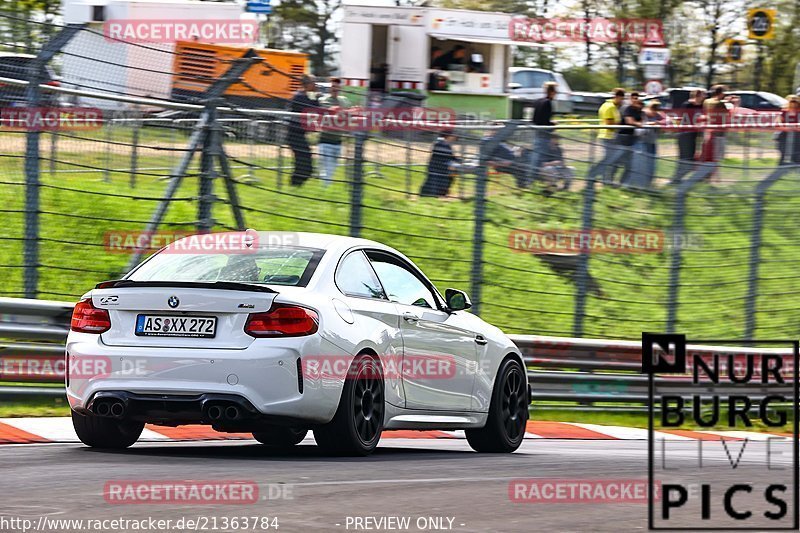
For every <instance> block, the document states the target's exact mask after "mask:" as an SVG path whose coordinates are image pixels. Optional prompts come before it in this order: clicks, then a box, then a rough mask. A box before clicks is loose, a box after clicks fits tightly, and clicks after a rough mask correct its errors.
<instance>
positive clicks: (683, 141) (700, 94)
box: [670, 89, 706, 185]
mask: <svg viewBox="0 0 800 533" xmlns="http://www.w3.org/2000/svg"><path fill="white" fill-rule="evenodd" d="M705 99H706V92H705V91H704V90H702V89H697V90H696V91H692V97H691V98H689V100H688V101H687V102H686V104H684V105H683V107H681V108H679V109H676V111H677V112H678V121H679V124H678V125H679V126H686V129H683V128H681V130H680V133H678V135H677V139H678V165H677V167H675V175H674V176H673V177H672V180H671V181H670V185H677V184H678V183H680V182H681V180H683V177H684V176H686V175H687V174H688V173H689V172H691V171H692V170H693V169H694V166H695V161H696V159H697V139H698V137H700V130H699V129H697V128H694V127H693V126H694V125H695V124H697V122H698V118H699V117H700V115H702V114H703V101H704V100H705Z"/></svg>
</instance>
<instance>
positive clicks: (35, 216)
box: [23, 24, 84, 298]
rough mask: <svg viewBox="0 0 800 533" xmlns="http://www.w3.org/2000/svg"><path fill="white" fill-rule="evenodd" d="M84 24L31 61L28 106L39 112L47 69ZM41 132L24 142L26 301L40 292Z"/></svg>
mask: <svg viewBox="0 0 800 533" xmlns="http://www.w3.org/2000/svg"><path fill="white" fill-rule="evenodd" d="M83 27H84V25H83V24H68V25H67V26H65V27H64V28H63V29H62V30H61V31H60V32H58V33H57V34H56V35H55V37H53V38H52V39H50V40H49V41H47V43H45V45H44V46H43V47H42V50H41V51H40V52H39V54H38V55H37V56H36V57H35V58H34V59H33V61H31V67H30V69H31V72H30V76H29V78H28V86H27V88H26V89H25V103H26V104H27V105H28V107H30V108H37V107H39V105H40V104H41V101H42V92H41V89H40V87H39V85H40V84H41V83H42V81H43V80H44V77H45V67H46V66H47V63H49V62H50V60H51V59H53V56H55V55H56V53H58V52H59V51H60V50H61V49H62V48H64V46H66V44H67V43H68V42H69V41H70V40H71V39H72V38H73V37H74V36H75V34H76V33H78V32H79V31H80V30H81V29H83ZM40 141H41V132H39V131H36V130H35V129H31V130H30V131H28V134H27V135H26V138H25V230H24V231H25V234H24V244H23V263H24V265H25V270H24V273H23V278H24V280H23V290H24V293H25V297H26V298H36V296H37V295H38V292H39V211H40V209H39V187H40V185H41V183H40V180H39V177H40V176H39V161H40V152H39V148H40Z"/></svg>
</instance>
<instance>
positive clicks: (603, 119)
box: [589, 89, 629, 183]
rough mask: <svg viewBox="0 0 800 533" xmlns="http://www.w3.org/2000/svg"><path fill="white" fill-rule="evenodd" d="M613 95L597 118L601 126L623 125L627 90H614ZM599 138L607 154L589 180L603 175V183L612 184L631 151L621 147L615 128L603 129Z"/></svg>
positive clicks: (601, 107)
mask: <svg viewBox="0 0 800 533" xmlns="http://www.w3.org/2000/svg"><path fill="white" fill-rule="evenodd" d="M612 94H613V97H612V98H610V99H608V100H606V102H605V103H604V104H603V105H601V106H600V109H599V110H598V112H597V117H598V119H599V121H600V124H607V125H609V126H618V125H620V124H622V113H620V107H621V106H622V102H624V101H625V89H614V90H613V91H612ZM597 138H598V139H599V140H600V142H601V143H602V145H603V149H604V150H605V154H604V155H603V159H601V160H600V161H599V162H598V163H597V164H595V165H594V166H593V167H592V169H591V170H590V171H589V178H593V177H595V176H597V175H598V174H602V175H603V182H604V183H611V182H613V181H614V172H615V171H616V169H617V167H619V166H620V164H621V163H622V162H623V159H625V158H626V156H628V155H629V153H628V152H629V151H628V150H627V149H626V148H624V147H622V146H620V145H619V143H618V142H617V130H616V129H615V128H603V129H601V130H600V133H598V134H597Z"/></svg>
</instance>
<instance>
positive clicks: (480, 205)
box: [470, 120, 520, 316]
mask: <svg viewBox="0 0 800 533" xmlns="http://www.w3.org/2000/svg"><path fill="white" fill-rule="evenodd" d="M519 123H520V121H519V120H512V121H509V122H507V123H506V125H505V126H503V129H501V130H500V131H498V132H497V133H495V134H494V135H493V136H492V137H491V138H490V139H489V140H487V141H486V142H484V143H483V144H481V147H480V158H479V162H478V169H477V171H476V173H475V178H476V179H475V228H474V231H473V236H472V273H471V275H470V296H471V298H470V299H471V300H472V309H471V311H472V313H473V314H474V315H476V316H480V314H481V311H480V310H481V298H482V296H481V290H482V289H483V225H484V223H485V221H486V182H487V181H488V179H489V178H488V172H487V165H488V162H489V159H490V156H491V155H492V153H493V152H494V150H495V148H497V146H498V145H499V144H500V143H502V142H504V141H506V140H507V139H508V138H510V137H511V136H512V135H513V134H514V132H515V131H516V130H517V127H518V126H519Z"/></svg>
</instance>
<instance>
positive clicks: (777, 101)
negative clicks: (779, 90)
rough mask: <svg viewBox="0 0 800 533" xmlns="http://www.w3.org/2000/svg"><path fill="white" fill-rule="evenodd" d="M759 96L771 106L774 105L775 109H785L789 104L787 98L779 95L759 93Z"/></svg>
mask: <svg viewBox="0 0 800 533" xmlns="http://www.w3.org/2000/svg"><path fill="white" fill-rule="evenodd" d="M758 95H759V96H760V97H761V98H763V99H764V100H766V101H767V102H769V103H770V104H772V105H774V106H775V107H780V108H783V107H785V106H786V104H787V103H788V102H787V100H786V98H784V97H783V96H778V95H777V94H773V93H758Z"/></svg>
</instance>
